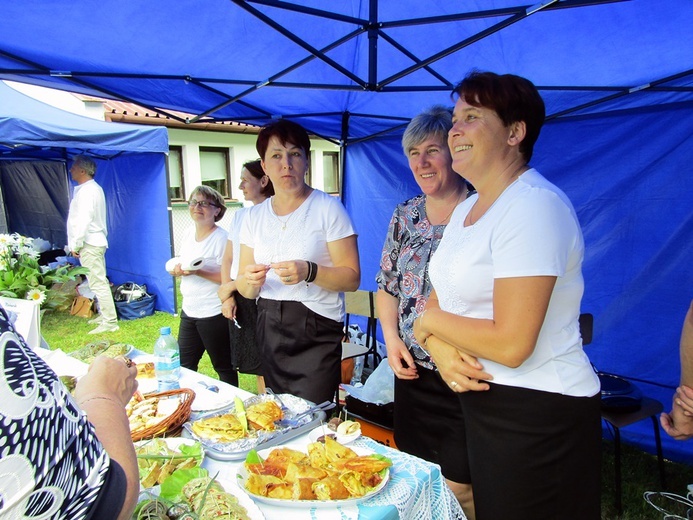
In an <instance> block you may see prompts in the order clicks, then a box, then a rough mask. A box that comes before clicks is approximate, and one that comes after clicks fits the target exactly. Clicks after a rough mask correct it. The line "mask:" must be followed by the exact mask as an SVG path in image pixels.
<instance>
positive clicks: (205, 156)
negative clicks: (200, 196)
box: [200, 148, 231, 199]
mask: <svg viewBox="0 0 693 520" xmlns="http://www.w3.org/2000/svg"><path fill="white" fill-rule="evenodd" d="M200 167H201V168H202V184H204V185H205V186H209V187H210V188H214V189H215V190H217V191H218V192H219V193H221V194H222V195H223V196H224V198H226V199H230V198H231V191H230V190H229V186H231V182H230V175H229V173H230V172H229V170H230V168H229V150H228V148H200Z"/></svg>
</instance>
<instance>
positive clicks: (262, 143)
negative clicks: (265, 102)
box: [255, 119, 310, 160]
mask: <svg viewBox="0 0 693 520" xmlns="http://www.w3.org/2000/svg"><path fill="white" fill-rule="evenodd" d="M275 136H276V137H277V139H279V142H280V143H282V144H283V145H284V146H286V143H291V144H293V145H296V146H298V147H299V148H301V149H302V150H303V151H304V152H305V154H306V157H307V158H308V157H310V137H309V136H308V132H306V129H305V128H303V127H302V126H301V125H299V124H298V123H294V122H293V121H289V120H288V119H278V120H277V121H272V122H271V123H268V124H266V125H265V126H263V127H262V129H261V130H260V133H258V134H257V141H256V142H255V149H256V150H257V153H258V154H260V158H261V159H262V160H264V159H265V153H266V152H267V147H268V146H269V142H270V139H271V138H272V137H275Z"/></svg>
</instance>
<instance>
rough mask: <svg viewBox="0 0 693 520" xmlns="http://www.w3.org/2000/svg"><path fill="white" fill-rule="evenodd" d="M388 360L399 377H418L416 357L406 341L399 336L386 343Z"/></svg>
mask: <svg viewBox="0 0 693 520" xmlns="http://www.w3.org/2000/svg"><path fill="white" fill-rule="evenodd" d="M386 348H387V362H388V363H389V365H390V368H392V371H393V372H394V374H395V377H397V378H398V379H418V378H419V375H418V374H417V372H416V364H414V358H413V356H412V355H411V353H410V352H409V349H407V346H406V345H405V344H404V342H403V341H402V340H401V339H399V338H397V339H392V340H390V341H388V342H387V343H386Z"/></svg>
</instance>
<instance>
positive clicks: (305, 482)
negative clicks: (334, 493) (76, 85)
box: [291, 478, 318, 500]
mask: <svg viewBox="0 0 693 520" xmlns="http://www.w3.org/2000/svg"><path fill="white" fill-rule="evenodd" d="M317 481H318V479H316V478H299V479H298V480H296V481H295V482H294V483H293V492H292V495H291V498H292V499H293V500H317V499H318V496H317V495H316V494H315V491H313V483H315V482H317Z"/></svg>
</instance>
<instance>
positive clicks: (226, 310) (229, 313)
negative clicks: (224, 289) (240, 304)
mask: <svg viewBox="0 0 693 520" xmlns="http://www.w3.org/2000/svg"><path fill="white" fill-rule="evenodd" d="M236 308H237V306H236V298H234V297H233V295H231V296H229V297H228V298H226V299H225V300H224V301H223V302H222V304H221V314H222V315H223V316H224V318H226V319H227V320H232V319H234V318H235V317H236Z"/></svg>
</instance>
